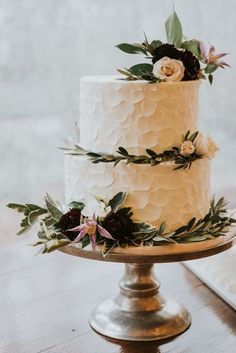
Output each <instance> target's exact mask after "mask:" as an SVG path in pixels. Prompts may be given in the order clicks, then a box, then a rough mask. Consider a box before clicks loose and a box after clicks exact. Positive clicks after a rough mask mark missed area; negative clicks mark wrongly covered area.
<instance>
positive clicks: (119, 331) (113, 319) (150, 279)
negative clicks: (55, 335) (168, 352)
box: [60, 235, 234, 341]
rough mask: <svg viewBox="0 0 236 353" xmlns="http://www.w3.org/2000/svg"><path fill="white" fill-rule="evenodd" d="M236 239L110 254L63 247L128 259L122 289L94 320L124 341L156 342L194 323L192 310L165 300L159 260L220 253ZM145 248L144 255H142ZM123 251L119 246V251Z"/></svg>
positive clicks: (99, 257)
mask: <svg viewBox="0 0 236 353" xmlns="http://www.w3.org/2000/svg"><path fill="white" fill-rule="evenodd" d="M233 243H234V237H233V235H231V236H225V237H221V239H220V240H219V239H218V241H217V242H215V241H214V240H213V241H211V240H210V241H206V242H202V243H201V244H200V243H197V244H196V245H193V244H177V245H167V246H160V247H159V246H158V247H155V248H150V251H149V249H148V248H147V247H145V248H143V249H140V248H132V249H130V252H129V251H124V252H123V253H122V250H121V253H119V252H118V253H117V252H116V253H110V254H108V255H107V256H106V257H105V258H104V257H103V256H102V254H101V252H99V251H92V250H81V249H80V248H78V247H77V246H75V245H67V246H65V247H63V248H61V249H60V250H61V251H62V252H64V253H67V254H69V255H74V256H79V257H84V258H88V259H94V260H101V261H107V262H123V263H125V274H124V276H123V278H122V279H121V281H120V293H119V294H118V296H117V297H115V298H111V299H108V300H106V301H104V302H102V303H101V304H100V305H98V306H97V307H96V308H95V309H94V311H93V312H92V315H91V318H90V320H89V323H90V325H91V327H92V328H93V329H94V330H95V331H96V332H98V333H100V334H102V335H104V336H107V337H110V338H114V339H119V340H127V341H154V340H161V339H166V338H170V337H174V336H176V335H178V334H180V333H182V332H184V331H185V330H187V329H188V327H189V326H190V324H191V316H190V314H189V313H188V311H187V310H186V309H185V308H184V307H183V306H181V305H179V304H178V303H176V302H175V301H173V300H168V299H164V298H163V297H162V296H161V294H160V292H159V287H160V285H159V283H158V281H157V279H156V278H155V276H154V272H153V269H154V264H155V263H163V262H164V263H165V262H175V261H186V260H193V259H199V258H202V257H207V256H211V255H215V254H217V253H220V252H222V251H225V250H227V249H229V248H230V247H232V245H233ZM142 250H143V253H144V254H143V253H142ZM118 251H119V250H118Z"/></svg>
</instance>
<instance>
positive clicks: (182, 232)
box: [8, 192, 236, 255]
mask: <svg viewBox="0 0 236 353" xmlns="http://www.w3.org/2000/svg"><path fill="white" fill-rule="evenodd" d="M126 196H127V193H123V192H119V193H118V194H116V195H115V196H114V197H113V198H112V199H111V200H110V201H109V202H108V203H104V201H103V200H101V201H100V202H103V203H104V205H105V206H106V208H107V209H109V212H108V213H107V214H106V215H105V217H99V216H98V217H96V220H93V221H91V220H89V221H90V222H94V223H93V225H95V227H92V229H93V231H94V234H91V232H90V230H91V228H87V229H88V233H89V234H88V233H86V231H85V234H84V236H83V238H81V239H80V241H79V244H80V246H81V248H84V247H86V246H87V245H88V244H89V243H91V235H94V236H95V237H96V244H97V245H98V244H102V245H103V248H104V251H103V254H104V255H106V254H107V253H108V252H109V251H110V250H111V249H112V248H114V247H116V246H120V247H126V246H141V245H143V246H158V245H163V244H166V243H175V244H176V243H191V242H199V241H204V240H207V239H213V238H216V237H219V236H222V235H225V234H226V233H227V232H228V231H229V230H230V228H231V227H232V225H233V224H234V223H236V220H235V219H234V218H232V217H231V216H229V215H228V214H227V211H226V202H225V200H224V198H223V197H222V198H220V199H219V200H218V201H215V200H212V202H211V204H210V209H209V212H208V213H207V214H206V216H205V217H204V218H201V219H198V220H197V219H196V218H195V217H193V218H191V219H190V220H189V222H187V223H186V225H184V226H182V227H180V228H178V229H176V230H175V231H172V232H168V231H167V230H166V223H165V222H162V223H161V225H160V226H159V227H153V226H152V225H150V224H147V223H144V222H133V221H132V218H131V217H132V210H131V208H129V207H122V205H123V204H124V202H125V199H126ZM8 207H9V208H11V209H13V210H15V211H17V212H19V213H22V214H23V215H24V218H23V220H22V221H21V229H20V231H19V232H18V234H23V233H25V232H26V231H28V230H29V229H30V228H31V227H32V225H33V224H35V223H36V222H38V223H39V226H40V230H39V232H38V238H39V240H38V241H37V242H36V243H34V244H33V246H41V247H40V251H39V252H41V253H49V252H52V251H54V250H56V249H58V248H60V247H62V246H65V245H68V244H72V243H75V242H77V241H76V238H78V233H79V231H77V232H75V231H73V232H72V231H71V229H70V228H72V224H73V228H74V226H75V225H76V226H80V227H81V226H82V227H83V226H84V228H85V230H86V227H85V223H86V222H89V221H88V218H87V217H84V216H83V215H82V213H81V211H82V210H83V208H84V207H85V205H84V204H83V203H82V202H72V203H71V204H70V205H69V206H68V208H67V212H66V213H63V211H62V208H61V207H60V206H59V204H58V203H57V202H55V201H54V200H53V199H52V198H51V197H50V196H49V195H48V194H47V195H46V197H45V206H44V207H41V206H37V205H35V204H24V205H22V204H16V203H10V204H8ZM76 213H77V214H76ZM75 215H76V217H77V218H75ZM72 216H73V217H74V219H72ZM75 220H76V222H77V223H76V222H75ZM65 221H66V222H65ZM72 221H73V222H72ZM71 222H72V223H71ZM65 224H66V227H65ZM114 224H115V226H114ZM106 225H107V226H109V227H110V229H109V230H112V229H113V231H111V235H112V238H109V239H108V238H106V237H103V236H102V235H101V234H102V233H101V232H99V229H101V228H102V226H103V227H106ZM112 227H113V228H112ZM119 227H120V228H119ZM118 228H119V229H118ZM69 229H70V230H69ZM89 229H90V230H89ZM102 229H103V230H104V228H102ZM107 230H108V229H105V231H106V232H107ZM118 230H120V232H118ZM72 235H73V237H72Z"/></svg>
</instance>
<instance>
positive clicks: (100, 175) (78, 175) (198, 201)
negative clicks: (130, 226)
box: [65, 156, 210, 231]
mask: <svg viewBox="0 0 236 353" xmlns="http://www.w3.org/2000/svg"><path fill="white" fill-rule="evenodd" d="M65 169H66V198H67V200H66V201H67V202H71V201H72V200H84V201H85V202H86V200H87V199H89V198H90V195H91V194H92V195H94V196H99V197H102V198H103V199H107V200H109V199H110V198H111V197H112V196H114V195H115V194H116V193H118V192H119V191H121V190H122V191H128V197H127V199H126V202H125V206H127V207H132V209H133V213H134V216H133V219H134V220H142V221H146V222H149V223H151V224H153V225H155V226H158V225H160V224H161V222H162V221H166V223H167V226H168V229H169V230H170V231H171V230H174V229H176V228H177V227H179V226H182V225H184V224H186V222H188V221H189V220H190V219H191V218H192V217H197V218H201V217H203V216H204V215H205V214H206V213H207V211H208V209H209V199H210V195H209V183H210V180H209V177H210V161H209V159H208V158H205V159H201V160H198V161H196V162H194V163H193V164H192V166H191V168H190V169H186V170H176V171H174V170H173V165H159V166H153V167H152V166H150V165H137V164H129V165H126V164H125V163H123V162H121V163H120V164H118V165H117V166H116V167H114V166H113V164H108V163H100V164H96V165H95V164H93V163H91V161H89V160H88V158H86V157H84V156H80V157H79V156H66V157H65Z"/></svg>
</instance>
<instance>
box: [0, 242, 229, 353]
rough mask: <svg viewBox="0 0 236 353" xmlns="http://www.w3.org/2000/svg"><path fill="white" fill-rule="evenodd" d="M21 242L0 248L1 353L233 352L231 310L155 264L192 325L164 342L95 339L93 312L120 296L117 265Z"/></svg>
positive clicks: (175, 268) (177, 269)
mask: <svg viewBox="0 0 236 353" xmlns="http://www.w3.org/2000/svg"><path fill="white" fill-rule="evenodd" d="M23 243H25V241H22V240H20V241H18V242H16V243H13V244H9V245H5V246H2V247H1V248H0V293H1V294H0V353H158V352H160V353H192V352H194V353H221V352H222V353H223V352H224V353H235V352H236V313H235V312H234V311H233V310H232V309H231V308H230V307H229V306H228V305H227V304H225V303H224V302H223V301H222V300H221V299H220V298H219V297H218V296H216V295H215V294H214V293H213V292H212V291H211V290H210V289H208V288H207V287H206V286H205V285H204V284H202V283H201V282H200V281H199V280H198V279H197V278H196V277H195V276H194V275H193V274H191V273H190V272H189V271H188V270H186V269H185V268H184V267H183V266H182V265H181V264H179V263H172V264H161V265H156V271H157V276H158V278H159V279H160V280H163V282H164V285H163V287H162V288H161V290H162V293H163V294H165V295H169V296H172V297H175V298H176V299H177V300H178V301H179V302H180V303H183V304H184V305H185V306H186V307H187V308H188V309H189V311H190V312H191V314H192V320H193V323H192V326H191V328H190V329H189V330H188V331H187V332H186V333H184V334H183V335H181V336H179V337H177V338H175V339H174V340H171V341H167V342H159V343H157V342H152V343H142V342H141V343H131V342H122V341H112V340H109V339H106V338H103V337H102V336H99V335H98V334H96V333H95V332H93V331H92V329H91V328H90V327H89V325H88V322H87V320H88V317H89V314H90V312H91V309H92V308H93V307H94V306H95V305H96V304H97V303H99V302H100V301H102V300H103V299H105V298H106V297H109V296H112V295H116V294H117V291H118V290H117V282H118V280H119V279H120V277H121V276H122V274H123V268H122V266H123V265H122V264H114V263H103V262H99V261H93V260H85V259H80V258H76V257H73V256H68V255H66V254H63V253H60V252H55V253H53V254H50V255H39V256H35V255H34V253H35V249H32V248H30V247H27V246H24V245H23Z"/></svg>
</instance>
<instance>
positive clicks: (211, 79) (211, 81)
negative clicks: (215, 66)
mask: <svg viewBox="0 0 236 353" xmlns="http://www.w3.org/2000/svg"><path fill="white" fill-rule="evenodd" d="M208 80H209V82H210V84H211V85H212V83H213V75H212V74H209V75H208Z"/></svg>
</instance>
